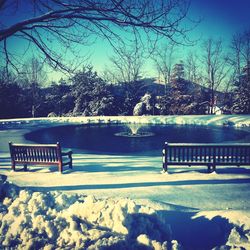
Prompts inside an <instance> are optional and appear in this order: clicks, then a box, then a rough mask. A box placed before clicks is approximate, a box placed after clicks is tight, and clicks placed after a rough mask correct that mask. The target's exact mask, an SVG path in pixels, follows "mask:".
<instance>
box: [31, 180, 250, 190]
mask: <svg viewBox="0 0 250 250" xmlns="http://www.w3.org/2000/svg"><path fill="white" fill-rule="evenodd" d="M249 183H250V178H242V179H241V178H239V179H227V180H185V181H169V182H138V183H136V182H135V183H118V184H116V183H114V184H110V183H107V184H85V185H74V186H73V185H70V186H50V187H41V186H27V187H28V188H31V189H32V190H39V191H67V190H84V189H89V190H95V189H122V188H139V187H155V186H189V185H192V186H193V185H220V184H249Z"/></svg>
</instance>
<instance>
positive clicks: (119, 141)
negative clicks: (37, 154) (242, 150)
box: [25, 124, 248, 156]
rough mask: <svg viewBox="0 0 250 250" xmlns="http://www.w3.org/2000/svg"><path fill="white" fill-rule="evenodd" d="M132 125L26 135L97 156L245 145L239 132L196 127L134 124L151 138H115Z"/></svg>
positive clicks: (47, 130)
mask: <svg viewBox="0 0 250 250" xmlns="http://www.w3.org/2000/svg"><path fill="white" fill-rule="evenodd" d="M129 126H131V124H128V125H126V124H116V125H112V124H109V125H108V124H101V125H67V126H57V127H50V128H43V129H39V130H35V131H32V132H30V133H27V134H26V135H25V139H26V140H28V141H33V142H36V143H55V142H57V141H59V142H61V144H62V145H63V147H66V148H73V149H76V150H77V151H78V150H82V151H84V152H88V153H96V154H119V155H120V154H129V155H149V156H156V155H160V154H161V150H162V148H163V145H164V142H165V141H167V142H181V143H188V142H189V143H222V142H223V143H227V142H239V141H240V142H244V141H245V142H247V140H248V138H247V135H248V133H247V132H246V131H242V130H240V129H233V128H231V127H219V126H195V125H155V124H154V125H149V124H139V125H137V130H138V133H143V134H144V133H150V134H153V136H146V137H145V136H142V137H140V136H135V137H133V136H129V137H126V136H117V134H119V133H123V132H124V131H125V132H126V131H128V130H129Z"/></svg>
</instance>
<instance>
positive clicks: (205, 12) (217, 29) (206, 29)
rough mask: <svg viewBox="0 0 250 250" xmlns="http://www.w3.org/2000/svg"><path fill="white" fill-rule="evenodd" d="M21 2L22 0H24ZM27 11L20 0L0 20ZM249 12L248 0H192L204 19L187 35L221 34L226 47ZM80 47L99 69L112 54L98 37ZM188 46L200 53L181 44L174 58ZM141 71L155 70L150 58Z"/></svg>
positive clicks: (249, 23) (16, 44)
mask: <svg viewBox="0 0 250 250" xmlns="http://www.w3.org/2000/svg"><path fill="white" fill-rule="evenodd" d="M23 2H24V3H25V1H23ZM29 13H30V11H29V8H28V7H27V6H25V4H23V5H21V8H20V11H19V12H17V13H8V14H7V15H4V14H5V13H0V14H1V16H0V20H1V19H2V18H3V19H4V22H5V23H8V24H11V23H14V22H16V21H18V20H22V19H24V18H26V17H28V15H29ZM249 13H250V0H191V8H190V13H189V17H190V18H192V19H197V18H199V17H202V18H203V19H202V22H201V23H200V24H199V25H198V26H197V27H196V28H195V29H194V30H192V31H191V32H190V33H189V37H190V39H191V40H197V39H199V38H202V39H206V38H209V37H213V38H221V39H222V40H223V42H224V45H225V46H226V47H227V46H228V45H229V43H230V39H231V36H232V35H233V34H234V33H236V32H240V31H243V30H245V29H247V28H250V14H249ZM184 24H185V23H184ZM124 35H126V34H124ZM8 44H9V47H11V49H12V51H15V52H18V51H22V50H23V49H24V44H23V43H22V42H21V41H19V40H15V39H12V40H10V41H8ZM58 49H60V48H58ZM79 50H80V53H82V54H83V55H84V54H88V55H90V62H91V63H92V64H93V66H94V68H95V69H96V70H97V71H98V72H100V71H103V70H104V68H105V67H109V66H110V64H109V57H110V56H111V55H112V47H111V46H110V45H109V43H108V42H107V41H104V40H103V39H100V38H97V40H96V41H95V43H94V44H93V45H91V46H81V47H79ZM190 50H195V52H196V53H198V54H199V53H202V50H201V48H200V44H199V43H197V44H196V45H194V46H191V47H190V46H189V47H182V48H180V53H179V54H178V53H176V55H177V57H178V58H177V59H178V60H181V59H185V58H182V57H185V54H187V53H188V51H190ZM33 53H35V52H34V51H33V50H32V47H30V48H29V50H28V53H27V54H28V55H26V57H27V58H28V57H29V56H30V55H31V54H33ZM68 56H69V55H68ZM24 58H25V57H24ZM65 60H67V58H65ZM144 71H145V73H146V75H147V76H153V75H155V74H156V73H155V71H154V69H153V67H152V63H151V62H150V61H148V62H147V63H146V64H145V70H144ZM60 77H61V74H59V73H55V72H50V79H51V80H58V78H60Z"/></svg>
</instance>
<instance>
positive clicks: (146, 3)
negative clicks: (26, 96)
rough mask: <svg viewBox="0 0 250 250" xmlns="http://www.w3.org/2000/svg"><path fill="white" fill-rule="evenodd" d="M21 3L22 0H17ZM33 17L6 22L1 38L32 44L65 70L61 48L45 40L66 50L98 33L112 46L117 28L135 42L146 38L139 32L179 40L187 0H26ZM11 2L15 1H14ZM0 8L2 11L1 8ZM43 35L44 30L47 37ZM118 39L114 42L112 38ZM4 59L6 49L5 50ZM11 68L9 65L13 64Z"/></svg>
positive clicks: (117, 35) (8, 7)
mask: <svg viewBox="0 0 250 250" xmlns="http://www.w3.org/2000/svg"><path fill="white" fill-rule="evenodd" d="M6 2H7V1H2V2H1V4H0V10H2V11H6V12H7V11H11V10H13V9H14V8H16V12H17V13H18V8H19V5H18V3H19V1H18V0H13V1H11V2H12V4H9V5H7V3H6ZM20 2H22V1H20ZM27 3H29V4H30V5H29V9H31V6H32V9H33V12H31V13H30V15H31V17H30V18H27V19H25V20H21V21H19V22H17V23H14V24H12V25H10V26H7V25H6V24H4V23H2V24H1V26H0V42H4V41H5V42H6V40H7V39H10V38H12V37H18V38H19V39H24V40H27V41H29V42H30V43H33V44H34V45H35V47H36V48H37V50H38V51H40V52H41V53H42V54H43V55H44V57H45V58H47V59H48V61H49V62H50V64H51V66H53V67H56V68H60V69H62V70H64V71H65V70H66V71H67V70H68V67H66V66H65V65H64V63H63V60H62V58H63V57H62V52H61V51H56V49H53V48H52V46H51V44H50V43H49V42H48V40H53V39H56V41H57V42H58V43H60V45H61V46H65V47H66V48H67V49H72V50H73V48H74V47H75V46H74V44H84V45H87V44H88V42H89V40H91V37H92V36H93V35H94V36H96V37H98V36H101V37H104V38H105V39H108V40H109V42H111V44H115V43H116V42H117V41H122V40H123V38H122V36H121V32H120V31H121V30H123V31H126V32H130V34H133V35H134V36H135V37H137V38H136V39H138V41H139V40H140V41H141V42H142V43H143V42H144V39H145V36H144V39H143V36H142V31H143V32H145V34H146V36H147V39H148V41H149V42H150V43H152V44H153V45H155V42H156V40H158V39H159V38H160V37H167V38H168V39H170V40H172V41H174V42H177V40H176V39H175V35H176V34H177V35H178V36H179V37H182V38H185V33H186V31H187V29H184V28H183V27H181V23H182V21H183V20H184V19H185V18H186V17H187V12H188V9H189V0H157V1H151V0H137V1H133V0H101V1H100V0H71V1H70V0H65V1H59V0H46V1H42V0H37V1H31V0H30V1H27ZM14 4H15V5H14ZM1 8H2V9H1ZM44 34H47V37H49V38H47V39H46V38H45V37H44ZM115 40H116V41H115ZM4 53H5V58H6V59H7V58H8V63H9V64H11V62H10V61H11V60H12V59H11V58H10V57H6V55H7V54H8V53H9V50H8V49H6V50H5V51H4ZM11 65H12V66H13V63H12V64H11Z"/></svg>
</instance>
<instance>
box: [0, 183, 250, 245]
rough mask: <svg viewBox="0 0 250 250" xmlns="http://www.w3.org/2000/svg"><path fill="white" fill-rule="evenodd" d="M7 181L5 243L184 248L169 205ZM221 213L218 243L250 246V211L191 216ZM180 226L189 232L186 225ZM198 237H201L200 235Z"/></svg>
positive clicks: (1, 209)
mask: <svg viewBox="0 0 250 250" xmlns="http://www.w3.org/2000/svg"><path fill="white" fill-rule="evenodd" d="M1 186H2V188H3V192H2V194H4V196H2V197H0V198H1V199H0V200H1V202H0V248H14V249H47V250H49V249H72V248H73V249H119V250H120V249H132V250H133V249H156V250H161V249H166V250H167V249H168V250H169V249H172V250H174V249H175V250H178V249H179V250H180V249H184V248H183V247H182V246H181V244H180V243H179V242H178V241H177V240H176V239H175V235H174V230H173V231H172V229H171V226H170V224H169V221H168V220H169V219H170V220H171V218H169V217H168V218H167V217H164V214H165V213H166V211H163V210H162V209H160V210H158V209H157V210H155V209H154V208H152V206H151V205H150V203H148V205H140V204H138V203H136V202H135V201H134V200H131V199H127V198H119V199H118V198H117V199H115V198H108V199H97V198H95V197H94V196H84V195H82V194H68V193H63V192H58V191H54V192H34V191H31V190H29V189H21V188H19V187H17V186H15V185H12V184H9V183H8V182H5V183H4V184H2V185H1ZM178 213H179V212H178ZM217 217H220V218H225V219H226V220H227V221H228V223H224V226H223V225H222V224H221V225H219V224H217V225H216V227H213V229H216V230H217V231H218V232H217V234H218V235H219V236H220V238H222V239H224V238H225V239H224V240H223V244H222V245H218V246H215V247H214V248H213V249H250V211H230V210H229V211H202V212H197V213H196V214H195V215H194V216H193V218H191V219H192V220H194V221H195V220H197V219H198V220H199V218H206V219H207V220H211V221H212V220H214V219H215V218H217ZM184 223H187V221H186V222H184ZM207 225H209V224H207ZM200 226H201V227H204V224H203V225H202V224H201V225H200ZM179 227H180V228H181V227H183V228H184V229H183V231H184V232H183V233H184V234H185V232H186V233H187V231H186V230H187V228H186V225H179ZM210 229H211V228H210ZM189 230H191V231H192V230H193V229H192V228H190V229H189ZM208 230H209V229H208ZM193 231H194V232H195V230H193ZM202 231H204V228H202ZM205 237H206V233H205ZM209 237H210V236H209V235H208V237H207V238H208V239H209ZM193 238H194V240H195V239H196V240H198V239H197V236H196V237H195V236H193ZM190 240H192V239H191V238H190ZM205 245H206V242H204V249H208V248H206V247H205ZM191 249H192V248H191ZM195 249H198V248H195Z"/></svg>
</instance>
